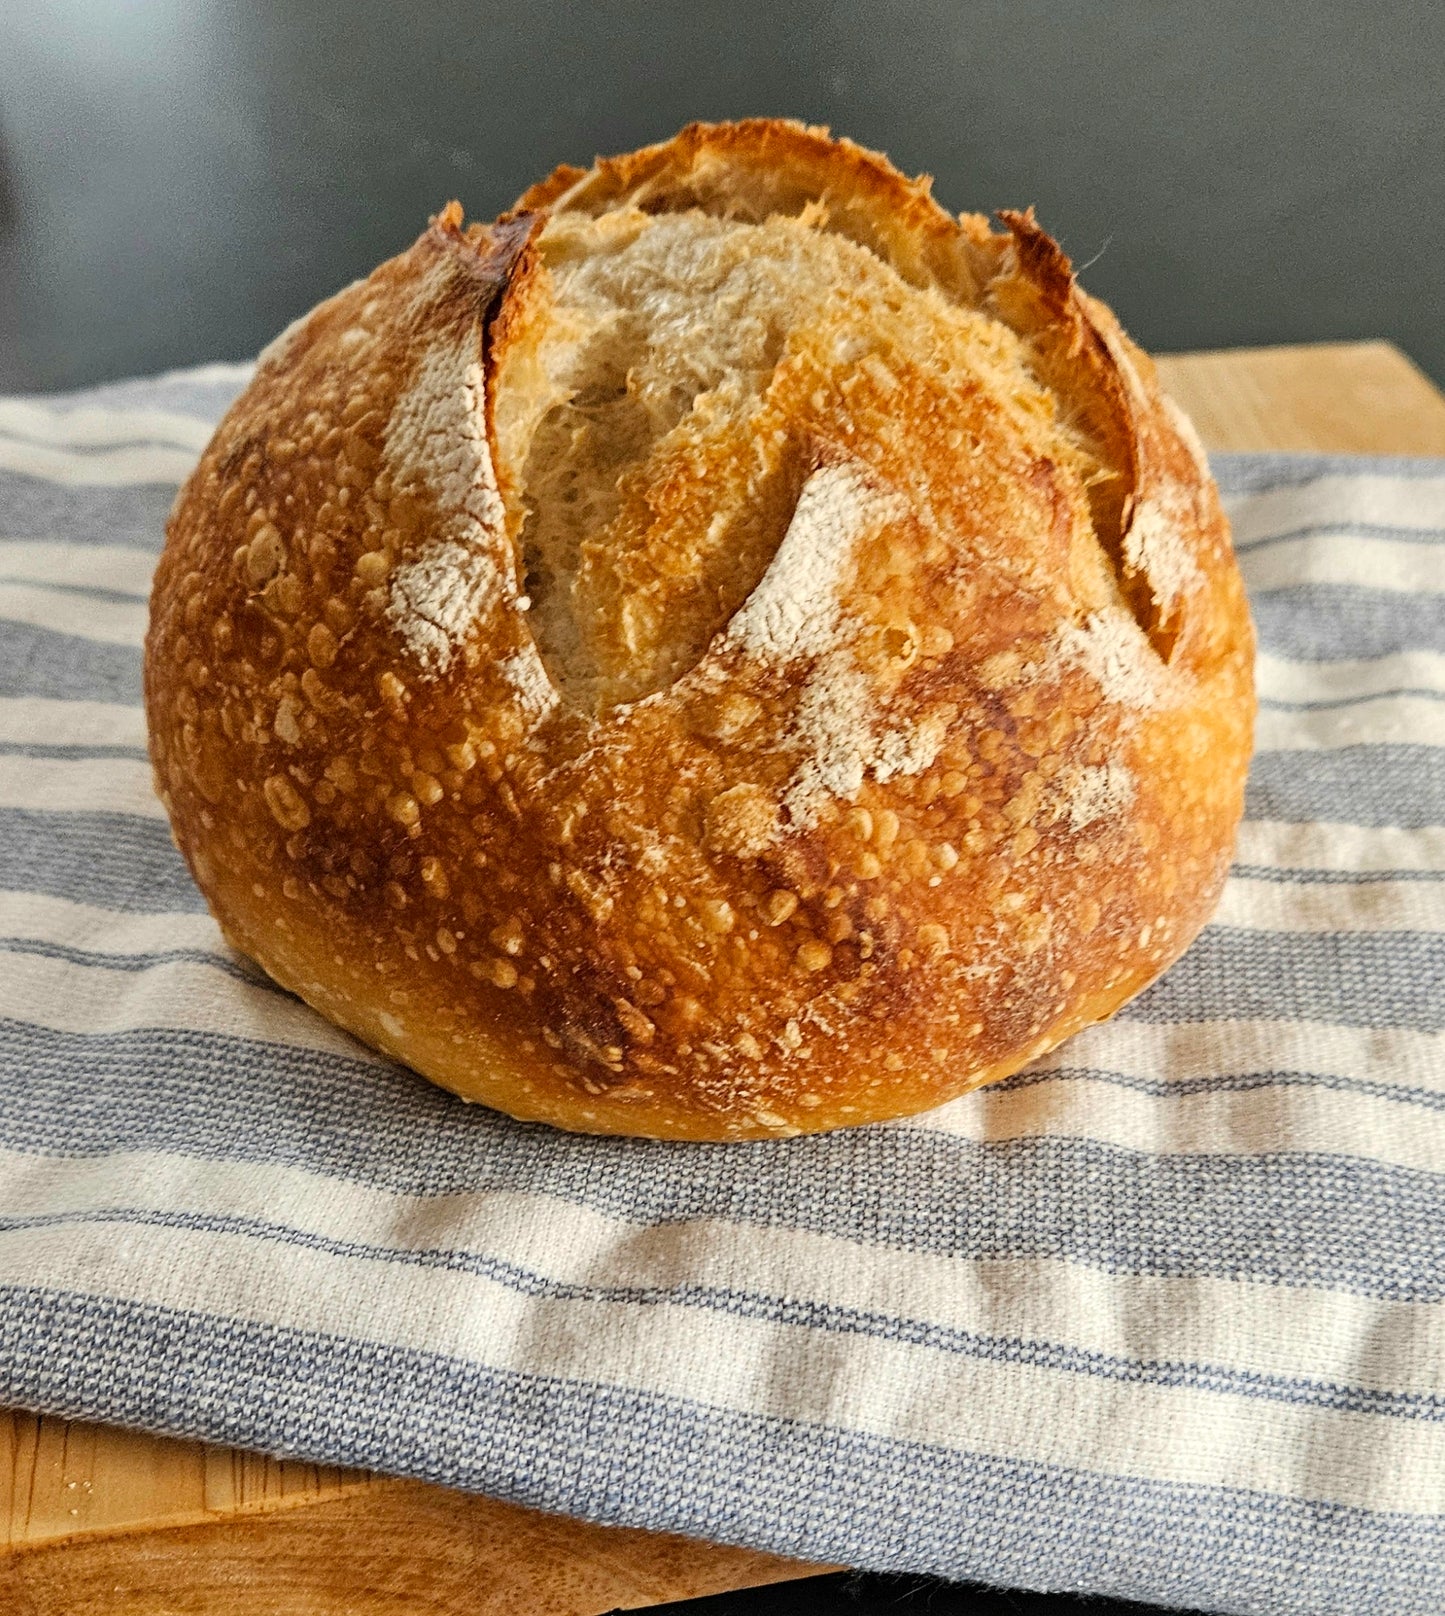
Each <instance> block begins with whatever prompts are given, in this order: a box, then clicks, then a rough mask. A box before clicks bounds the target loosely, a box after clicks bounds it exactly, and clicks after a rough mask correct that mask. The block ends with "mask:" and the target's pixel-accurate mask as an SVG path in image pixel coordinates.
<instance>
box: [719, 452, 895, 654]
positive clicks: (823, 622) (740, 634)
mask: <svg viewBox="0 0 1445 1616" xmlns="http://www.w3.org/2000/svg"><path fill="white" fill-rule="evenodd" d="M904 509H905V508H904V505H903V501H902V500H900V499H899V498H898V497H897V496H896V495H892V494H885V493H883V492H881V491H880V490H879V489H877V488H875V487H874V486H873V485H872V484H871V483H869V482H868V481H866V479H865V478H864V477H863V475H862V473H861V471H860V469H859V468H857V467H855V466H852V465H829V466H820V467H819V468H818V469H817V470H816V471H815V472H814V473H813V474H812V476H810V477H809V478H808V480H807V482H805V483H804V484H803V490H802V492H801V493H800V494H799V496H798V503H797V506H796V508H795V509H794V511H793V519H792V521H791V522H790V523H789V524H788V530H787V532H786V533H785V534H784V535H783V542H782V543H781V544H780V545H779V546H778V550H777V554H776V555H775V556H774V557H773V559H772V561H771V562H770V563H769V564H768V569H767V571H766V572H765V573H764V574H763V576H762V577H761V578H760V579H759V581H758V585H757V588H756V589H754V590H753V592H752V594H751V595H749V596H748V598H747V599H746V600H745V601H744V602H743V604H742V606H741V607H739V609H738V611H737V613H736V614H735V616H734V617H733V620H732V622H731V623H730V624H729V625H728V631H727V643H728V644H729V645H733V646H736V647H737V648H738V649H739V650H742V651H745V652H747V653H748V655H750V656H755V657H758V658H760V659H761V660H764V661H773V662H792V661H794V660H795V659H796V658H798V657H804V656H822V655H824V654H825V653H827V652H830V651H833V650H835V649H837V646H838V639H839V633H840V630H841V628H842V602H841V599H840V596H841V593H842V589H843V585H844V583H845V581H846V575H847V573H848V570H849V568H850V566H851V565H852V563H853V561H854V552H855V549H856V546H857V543H858V540H859V539H861V538H862V537H863V536H864V535H865V534H866V533H870V532H873V531H875V530H876V529H877V528H879V527H881V526H883V524H884V523H885V522H887V521H889V520H890V519H894V520H896V519H897V518H899V517H900V516H902V515H903V514H904Z"/></svg>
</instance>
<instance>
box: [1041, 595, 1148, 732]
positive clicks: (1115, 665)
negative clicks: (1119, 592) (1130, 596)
mask: <svg viewBox="0 0 1445 1616" xmlns="http://www.w3.org/2000/svg"><path fill="white" fill-rule="evenodd" d="M1053 650H1054V656H1055V657H1056V658H1057V659H1058V660H1059V661H1061V662H1063V663H1065V664H1069V663H1072V664H1074V665H1076V666H1078V667H1081V668H1083V670H1084V672H1085V673H1087V674H1089V675H1091V676H1092V677H1093V678H1094V679H1095V680H1097V681H1098V685H1099V688H1100V690H1102V691H1103V693H1104V698H1105V700H1107V701H1112V702H1116V703H1117V704H1118V705H1119V706H1121V707H1132V708H1134V709H1136V710H1137V711H1141V712H1142V711H1147V710H1148V709H1150V708H1152V707H1157V706H1158V704H1159V702H1160V700H1161V698H1162V695H1163V676H1164V665H1163V664H1162V663H1161V662H1160V660H1159V658H1158V657H1157V656H1156V655H1155V653H1154V650H1153V647H1152V646H1151V645H1150V644H1149V642H1148V640H1147V639H1145V637H1144V631H1143V630H1142V629H1141V628H1140V627H1139V625H1138V624H1137V623H1136V622H1135V621H1134V619H1133V617H1132V616H1130V614H1129V613H1128V612H1126V611H1125V610H1124V609H1123V607H1121V606H1109V607H1106V608H1105V609H1104V610H1103V611H1100V612H1094V613H1093V614H1092V615H1091V616H1089V617H1087V618H1085V620H1084V622H1083V624H1082V625H1080V624H1078V623H1066V624H1064V626H1063V627H1062V628H1060V629H1059V631H1058V633H1057V635H1056V636H1055V640H1054V647H1053Z"/></svg>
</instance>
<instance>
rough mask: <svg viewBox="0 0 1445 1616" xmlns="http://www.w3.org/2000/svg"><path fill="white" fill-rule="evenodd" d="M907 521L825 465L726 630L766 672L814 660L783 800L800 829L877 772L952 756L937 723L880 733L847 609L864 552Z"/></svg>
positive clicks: (918, 767)
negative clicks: (944, 753) (883, 532)
mask: <svg viewBox="0 0 1445 1616" xmlns="http://www.w3.org/2000/svg"><path fill="white" fill-rule="evenodd" d="M907 516H908V506H907V504H906V502H905V501H904V500H903V499H901V498H900V497H899V496H898V495H896V494H893V493H889V492H886V491H884V490H882V489H879V488H878V487H877V486H876V485H874V484H873V483H872V482H870V481H869V479H868V478H867V476H866V474H865V473H864V471H863V469H862V468H861V467H860V466H857V465H855V464H847V463H844V464H831V465H825V466H820V467H819V468H818V469H817V470H816V471H815V472H813V474H812V475H811V476H810V477H809V478H808V480H807V482H806V483H804V485H803V489H802V493H801V494H800V495H799V497H798V504H797V508H796V509H795V510H794V512H793V519H792V521H791V522H790V523H789V525H788V530H787V532H786V533H785V534H784V535H783V541H782V543H781V544H780V545H779V546H778V551H777V554H776V555H775V556H774V557H773V560H772V562H771V564H770V565H769V567H768V570H767V571H766V572H765V573H764V574H763V576H762V578H761V580H760V581H759V583H758V586H757V588H756V589H754V590H753V592H752V594H751V595H749V596H748V598H747V600H746V601H744V603H743V605H742V606H741V607H740V608H739V610H738V612H737V613H736V615H735V616H734V617H733V620H732V622H731V623H730V624H729V625H728V630H727V634H726V635H725V637H724V644H725V645H727V646H729V647H732V648H734V649H737V650H740V651H742V652H743V653H744V654H745V655H747V656H750V657H753V658H755V659H757V660H758V661H760V662H764V663H766V664H769V665H771V666H775V667H777V666H784V667H785V666H787V665H788V664H790V663H793V662H797V661H800V660H802V659H804V658H811V659H813V667H812V669H811V670H810V672H809V673H808V675H807V678H806V679H805V680H804V682H803V687H802V691H801V694H800V696H799V699H798V705H797V709H796V711H795V713H794V715H793V722H792V726H791V728H790V730H789V732H788V734H787V735H786V736H785V737H784V744H785V745H786V746H788V747H789V748H794V747H796V748H799V749H801V751H802V753H803V758H802V761H801V762H800V763H799V764H798V766H797V768H796V769H795V770H794V772H793V775H792V777H791V779H789V781H788V782H787V784H786V786H785V787H784V788H783V793H782V801H783V806H784V808H785V809H786V810H787V813H788V819H789V825H790V828H791V829H793V830H800V829H807V828H809V827H810V826H812V825H815V824H816V823H817V822H818V818H819V815H820V813H821V811H822V809H823V807H824V805H825V804H826V803H828V802H830V801H833V802H837V801H842V802H850V801H853V800H854V799H855V798H856V797H857V795H858V793H859V791H860V790H861V789H862V786H863V782H864V780H865V778H866V777H867V776H868V774H869V773H870V772H871V773H872V774H873V775H874V776H875V777H876V778H877V779H878V780H880V781H884V780H890V779H892V778H893V777H894V776H895V775H899V774H918V773H921V772H922V771H923V770H924V769H926V768H927V767H928V766H929V764H931V763H932V762H933V760H934V759H935V758H936V757H937V756H938V753H939V751H940V749H941V748H942V746H943V739H944V732H945V730H946V729H947V724H946V722H943V721H941V720H939V719H938V718H937V717H936V716H931V717H930V718H928V719H926V720H924V721H922V722H921V723H919V724H916V725H910V726H908V727H903V728H898V727H895V728H891V729H886V730H880V727H879V726H880V725H881V723H882V722H883V720H884V718H885V716H886V715H885V713H884V711H883V709H882V706H881V703H880V697H879V692H878V689H877V686H876V682H875V679H874V677H873V676H872V675H870V674H869V672H868V671H867V670H866V669H865V668H864V667H862V666H861V665H860V663H859V660H858V656H857V652H856V649H855V642H856V639H857V631H858V624H856V623H855V622H854V621H852V620H851V619H850V618H849V617H848V616H847V614H846V613H845V612H844V610H843V600H842V597H843V591H844V588H845V586H846V585H847V583H848V581H849V578H850V576H851V575H852V573H853V572H854V571H855V570H856V566H857V550H858V545H859V543H860V542H861V541H862V540H863V539H864V538H866V537H867V536H869V535H871V534H874V533H877V532H878V531H879V530H880V529H882V528H884V527H886V526H887V525H889V524H890V523H897V522H901V521H904V520H906V519H907ZM782 828H783V827H782V826H781V825H778V826H777V827H776V829H775V831H774V834H776V833H777V831H780V830H781V829H782Z"/></svg>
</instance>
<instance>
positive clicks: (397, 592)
mask: <svg viewBox="0 0 1445 1616" xmlns="http://www.w3.org/2000/svg"><path fill="white" fill-rule="evenodd" d="M383 465H384V467H385V469H386V471H387V472H388V473H389V474H390V477H391V480H392V486H393V488H395V489H396V490H397V491H398V492H401V491H404V490H408V489H411V490H415V491H416V492H418V493H419V494H421V495H422V496H423V497H424V498H425V499H426V501H427V503H428V504H431V505H433V506H435V508H436V511H437V526H438V532H437V535H436V537H435V538H433V539H432V540H431V542H430V543H429V544H428V545H427V546H426V547H425V548H424V549H423V550H422V551H421V552H420V554H419V555H417V556H415V557H414V558H413V559H412V560H410V561H408V562H406V563H405V564H404V565H402V566H400V567H398V568H397V570H396V572H395V574H394V575H393V577H392V585H391V600H390V605H389V609H388V613H387V615H388V617H389V618H390V620H391V622H392V625H393V626H394V627H395V629H396V631H397V633H398V634H400V636H401V638H402V640H403V641H404V642H405V644H406V646H407V649H408V650H410V651H411V653H412V655H413V656H415V657H416V659H417V661H418V662H420V663H421V666H422V670H423V672H424V673H426V674H428V675H431V676H433V677H434V676H436V675H438V674H442V673H445V672H446V670H447V668H448V667H449V666H450V664H451V661H452V658H453V657H454V656H455V655H456V653H457V651H458V650H459V649H460V648H461V646H462V644H463V643H464V642H465V640H466V638H467V636H468V635H469V634H470V632H471V630H472V627H473V625H474V624H475V623H476V621H477V619H478V617H479V616H480V615H481V614H482V612H483V611H485V610H486V608H487V606H488V604H489V603H490V602H491V601H492V600H493V599H495V598H497V597H499V596H501V595H504V594H505V595H506V596H507V597H510V596H511V594H512V593H513V589H512V583H511V576H510V569H509V568H508V567H506V565H505V564H504V552H503V549H502V546H503V545H504V544H505V529H504V526H503V517H504V512H503V507H502V499H501V495H500V493H499V492H498V490H497V479H496V474H495V472H494V470H493V467H492V456H491V451H490V449H489V448H488V446H487V428H486V381H485V377H484V374H483V370H482V362H481V356H480V352H479V343H478V339H477V335H476V333H475V332H474V331H469V332H467V333H466V334H465V335H464V336H463V338H462V339H461V340H460V341H458V340H456V339H455V338H449V339H447V340H445V341H442V342H438V343H436V344H435V345H434V346H433V347H432V348H431V349H430V350H429V351H428V352H427V353H426V354H425V355H424V356H423V358H422V361H421V363H420V365H419V366H418V367H417V374H416V379H415V381H414V382H413V383H412V385H411V386H410V387H409V388H408V389H407V391H406V392H405V393H403V394H402V396H401V397H400V398H399V399H398V400H397V402H396V406H395V408H394V409H393V410H392V412H391V420H390V421H389V422H388V423H387V428H386V443H385V450H384V455H383Z"/></svg>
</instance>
